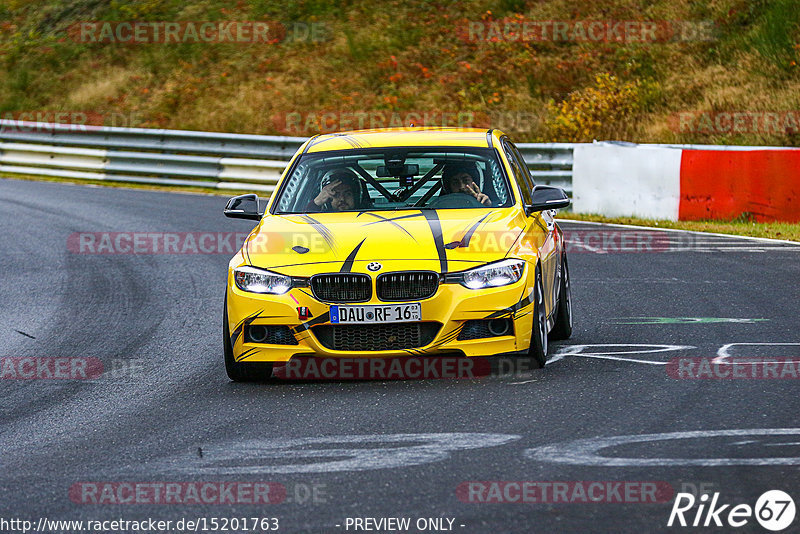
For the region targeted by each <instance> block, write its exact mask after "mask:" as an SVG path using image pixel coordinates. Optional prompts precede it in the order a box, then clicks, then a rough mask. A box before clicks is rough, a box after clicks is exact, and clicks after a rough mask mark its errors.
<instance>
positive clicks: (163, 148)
mask: <svg viewBox="0 0 800 534" xmlns="http://www.w3.org/2000/svg"><path fill="white" fill-rule="evenodd" d="M304 141H305V138H302V137H278V136H268V135H244V134H229V133H214V132H193V131H184V130H157V129H145V128H111V127H99V126H89V125H75V124H50V123H38V122H21V121H14V120H0V173H9V174H27V175H34V176H50V177H57V178H80V179H89V180H112V181H117V182H131V183H146V184H157V185H176V186H199V187H215V188H218V189H240V190H254V191H265V192H269V193H271V192H272V191H273V190H274V188H275V185H276V183H277V181H278V178H280V175H281V173H282V172H283V169H284V167H285V166H286V162H287V161H288V160H289V159H290V158H291V156H292V155H293V154H294V153H295V151H296V150H297V149H298V148H299V147H300V145H301V144H302V143H303V142H304ZM517 146H518V147H519V149H520V152H522V155H523V157H524V158H525V162H526V163H527V164H528V166H529V168H530V169H531V173H532V174H533V176H534V179H535V180H536V182H537V183H546V184H552V185H558V186H560V187H564V188H565V189H567V191H568V192H569V193H571V191H572V152H573V148H574V146H575V145H573V144H570V143H521V144H518V145H517Z"/></svg>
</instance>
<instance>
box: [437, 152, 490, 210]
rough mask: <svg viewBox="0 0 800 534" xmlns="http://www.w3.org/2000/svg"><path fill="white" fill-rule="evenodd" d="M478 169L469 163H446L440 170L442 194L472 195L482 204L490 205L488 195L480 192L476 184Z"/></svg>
mask: <svg viewBox="0 0 800 534" xmlns="http://www.w3.org/2000/svg"><path fill="white" fill-rule="evenodd" d="M478 180H479V178H478V169H477V167H476V166H475V165H471V164H469V163H466V162H465V163H448V164H447V165H445V167H444V170H443V171H442V194H444V195H447V194H450V193H464V194H465V195H469V196H471V197H474V198H475V200H477V201H478V202H480V203H481V204H483V205H484V206H491V204H492V201H491V199H490V198H489V196H488V195H486V194H484V193H482V192H481V190H480V188H479V187H478V185H477V182H478Z"/></svg>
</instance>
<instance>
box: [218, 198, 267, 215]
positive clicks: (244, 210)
mask: <svg viewBox="0 0 800 534" xmlns="http://www.w3.org/2000/svg"><path fill="white" fill-rule="evenodd" d="M222 213H224V214H225V216H226V217H230V218H231V219H249V220H251V221H260V220H261V216H262V215H264V214H263V213H259V211H258V195H256V194H255V193H250V194H248V195H239V196H238V197H233V198H231V199H230V200H228V203H227V204H225V209H224V210H223V211H222Z"/></svg>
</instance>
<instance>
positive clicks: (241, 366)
mask: <svg viewBox="0 0 800 534" xmlns="http://www.w3.org/2000/svg"><path fill="white" fill-rule="evenodd" d="M222 351H223V353H224V355H225V372H226V373H228V378H230V379H231V380H233V381H234V382H263V381H266V380H269V379H270V377H272V364H271V363H266V362H251V363H242V362H237V361H236V360H235V359H234V358H233V347H231V334H230V329H229V328H228V299H227V296H226V298H225V309H224V310H223V313H222Z"/></svg>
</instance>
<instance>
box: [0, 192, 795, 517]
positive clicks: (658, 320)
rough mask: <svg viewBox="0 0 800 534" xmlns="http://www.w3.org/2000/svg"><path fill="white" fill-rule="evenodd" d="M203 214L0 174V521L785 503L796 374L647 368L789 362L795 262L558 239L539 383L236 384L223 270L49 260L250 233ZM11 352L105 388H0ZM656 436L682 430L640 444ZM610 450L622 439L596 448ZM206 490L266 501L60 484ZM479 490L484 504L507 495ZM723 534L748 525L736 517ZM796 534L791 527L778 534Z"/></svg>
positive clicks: (134, 258) (145, 260)
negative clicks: (224, 334)
mask: <svg viewBox="0 0 800 534" xmlns="http://www.w3.org/2000/svg"><path fill="white" fill-rule="evenodd" d="M223 205H224V199H222V198H220V197H212V196H202V195H185V194H169V193H158V192H151V191H137V190H125V189H112V188H97V187H84V186H70V185H63V184H55V183H36V182H23V181H15V180H0V250H1V251H2V254H0V283H1V284H2V285H1V286H0V295H2V297H0V299H1V300H0V302H1V303H2V305H1V306H0V346H2V352H0V356H2V357H3V358H5V360H4V364H3V365H4V366H6V367H2V368H0V374H3V373H4V376H3V379H2V380H0V397H1V398H2V402H0V422H1V423H2V424H1V425H0V519H5V520H10V519H15V518H16V519H24V520H30V521H33V522H34V523H35V524H37V523H38V521H39V520H40V518H47V519H48V520H84V521H87V520H111V519H120V518H121V519H125V520H143V519H146V518H154V519H162V520H165V521H166V520H171V521H173V522H175V521H177V520H179V519H181V518H186V519H197V518H206V520H207V521H210V519H211V518H213V517H216V518H233V517H239V518H244V517H246V518H252V517H269V518H271V517H276V518H279V525H280V531H283V532H354V531H356V530H354V526H353V525H354V523H353V519H354V518H367V517H369V518H387V517H406V518H410V520H411V528H410V530H409V531H410V532H418V530H417V529H416V526H415V523H416V521H417V520H418V519H420V518H448V519H452V520H453V522H452V527H451V528H452V531H454V532H464V533H473V532H476V533H477V532H491V533H500V532H587V531H588V532H653V531H660V530H663V529H666V524H667V521H668V519H669V516H670V511H671V509H672V506H673V500H674V494H672V493H670V494H668V495H667V497H666V498H661V499H658V500H661V501H662V502H656V503H653V502H626V503H619V502H604V501H603V500H601V501H600V502H588V503H587V502H578V501H580V497H579V496H577V497H576V496H575V495H574V494H572V493H570V495H571V496H570V498H569V499H567V500H569V501H571V502H545V503H542V502H536V503H496V502H495V503H482V502H465V501H468V500H469V497H465V494H463V493H457V488H459V487H462V488H463V487H465V486H463V485H462V483H465V482H469V481H497V482H500V481H537V482H543V483H546V482H570V483H573V484H572V485H571V486H569V487H570V488H574V487H575V484H574V483H580V482H585V483H586V484H588V483H589V482H591V481H618V482H626V481H627V482H629V483H631V484H632V485H634V486H635V485H636V484H637V483H641V482H647V481H653V482H658V483H659V486H658V487H659V488H664V487H666V488H671V491H672V492H679V491H681V490H690V489H692V488H703V490H704V491H705V492H707V493H714V492H719V494H720V495H719V502H720V503H726V504H732V505H735V504H741V503H744V504H749V505H750V506H753V505H754V504H755V503H756V500H757V499H758V497H759V496H760V495H761V494H762V493H764V492H765V491H767V490H773V489H777V490H783V491H785V492H787V493H788V494H789V495H790V496H792V497H793V498H794V500H795V502H800V418H799V417H798V413H800V395H798V393H800V388H798V383H799V382H798V380H796V379H792V378H791V377H787V378H784V379H747V378H737V379H731V380H724V379H702V380H692V379H676V378H673V377H671V376H669V374H668V372H667V369H668V366H667V365H665V364H666V363H667V362H668V361H669V360H671V359H673V358H678V357H698V358H699V357H706V358H713V357H719V356H723V357H724V356H725V355H728V356H731V357H739V356H741V357H745V356H747V357H749V356H764V357H769V358H774V359H777V360H780V359H781V358H784V357H787V356H793V357H796V358H797V357H800V331H799V330H800V328H798V327H800V320H798V311H799V310H800V307H799V306H798V297H799V296H800V291H799V290H798V281H800V247H797V246H789V245H782V244H780V243H766V242H760V241H752V240H745V239H737V238H728V237H714V236H699V237H698V236H696V235H694V234H682V233H669V234H666V233H664V234H662V233H658V232H648V233H646V236H645V234H643V233H642V232H644V231H641V230H626V231H623V230H621V229H619V228H615V227H608V226H596V225H585V224H575V223H563V224H562V227H563V228H564V229H565V230H566V231H567V233H568V234H570V235H573V236H577V237H575V239H576V241H577V242H576V244H575V245H574V246H572V247H571V253H570V257H569V260H570V267H571V273H572V287H573V299H574V314H575V331H574V334H573V336H572V338H571V339H570V340H569V341H567V342H560V343H557V344H553V345H552V346H551V351H550V354H551V360H550V362H549V363H548V365H547V367H546V368H545V369H544V370H540V371H533V372H523V373H516V374H510V375H508V376H495V377H488V378H482V379H465V380H407V381H353V382H348V381H325V382H315V381H309V382H303V383H295V382H279V383H272V384H235V383H231V382H229V381H228V379H227V377H226V376H225V372H224V369H223V364H222V349H221V342H220V338H221V309H222V299H223V291H224V284H225V282H224V278H225V269H226V265H227V262H228V260H229V258H230V256H232V254H230V253H221V254H119V255H109V254H81V253H79V252H75V251H74V250H72V251H71V250H69V249H68V240H69V239H70V235H72V234H74V233H76V232H247V231H249V229H250V228H251V225H250V224H248V223H247V222H244V221H233V220H229V219H225V218H224V217H223V215H222V207H223ZM620 232H623V233H627V234H628V235H629V237H630V236H633V237H631V239H633V241H630V240H629V241H628V244H630V243H631V242H639V241H642V240H645V238H646V239H650V238H652V236H653V235H656V236H657V239H656V241H657V242H658V243H660V245H658V246H654V247H653V246H650V245H648V247H647V248H648V251H644V252H642V251H640V252H636V253H634V252H622V251H620V250H619V248H618V247H619V246H621V245H619V243H622V242H623V241H622V240H621V237H620V236H621V233H620ZM636 232H639V233H638V234H636ZM643 236H645V237H643ZM647 236H649V237H647ZM664 236H666V237H664ZM73 239H75V238H74V237H73ZM604 239H605V241H604ZM637 240H638V241H637ZM659 240H660V241H659ZM649 242H650V241H648V243H649ZM664 243H667V244H664ZM701 318H702V319H701ZM732 319H736V320H735V321H734V320H732ZM732 344H735V345H732ZM781 344H783V345H781ZM720 350H722V351H723V352H721V353H720V352H719V351H720ZM653 351H660V352H653ZM13 358H18V359H17V360H14V359H13ZM19 358H39V359H40V360H38V361H40V362H41V361H44V360H42V359H45V358H76V359H88V360H79V361H84V362H85V361H90V362H97V361H99V362H101V363H102V365H103V368H104V369H105V373H104V374H102V375H100V376H97V377H95V378H94V379H91V380H81V379H47V378H41V379H31V380H20V379H13V378H10V377H9V376H8V373H11V372H12V370H13V366H14V365H17V364H19V363H20V362H21V360H19ZM8 362H11V363H8ZM9 365H11V366H12V368H8V367H7V366H9ZM782 369H784V370H785V368H782ZM110 370H114V372H110ZM42 372H44V371H42ZM795 378H796V377H795ZM775 429H789V430H775ZM664 433H681V434H670V435H668V436H664V435H654V434H664ZM617 436H643V437H639V438H620V439H618V440H616V441H615V440H613V439H611V440H610V439H607V438H614V437H617ZM575 440H586V441H582V442H579V443H570V442H574V441H575ZM209 481H212V482H220V481H227V482H233V481H235V482H239V483H241V484H242V485H245V484H247V483H264V482H271V483H275V485H274V486H270V487H271V488H272V489H271V491H272V494H271V495H272V496H273V497H275V496H276V495H279V494H280V492H281V491H283V490H282V489H280V488H285V490H286V496H285V498H284V499H282V500H283V502H280V503H271V504H259V505H253V504H244V503H243V502H242V501H246V499H247V496H246V495H245V496H244V497H241V496H240V497H238V498H239V501H240V502H239V503H238V504H229V503H228V504H192V503H187V502H185V501H182V503H181V504H143V503H127V504H108V500H109V499H111V500H113V498H112V497H109V496H108V495H107V496H106V503H104V504H93V503H91V502H88V503H87V502H84V501H85V500H87V499H89V500H91V495H92V493H91V491H93V490H91V491H90V490H87V488H90V489H91V488H93V487H94V486H89V485H86V484H83V485H81V484H82V483H108V484H107V485H105V486H104V485H102V484H100V485H99V486H97V487H99V488H109V487H111V488H117V489H118V488H119V487H120V484H122V483H139V484H140V485H141V484H144V483H159V482H161V483H164V482H197V483H199V482H209ZM460 485H462V486H460ZM578 485H580V484H578ZM140 487H143V486H140ZM184 487H187V486H184ZM244 487H247V486H244ZM478 487H479V486H472V488H473V489H474V488H478ZM482 487H484V488H488V489H487V493H484V494H483V495H484V496H488V495H489V493H488V491H489V489H491V488H495V489H496V488H500V487H503V488H506V487H513V486H508V485H500V484H494V485H491V484H486V485H485V486H482ZM538 487H539V488H542V487H548V486H546V485H540V486H538ZM582 487H586V485H584V486H582ZM604 487H606V488H607V487H609V486H608V485H605V486H604ZM71 488H72V493H70V491H71ZM98 491H100V490H98ZM112 491H113V490H112ZM153 491H155V490H153ZM570 491H572V490H570ZM81 492H83V493H81ZM87 492H88V493H87ZM87 495H89V497H87ZM94 495H95V496H99V495H100V494H99V493H98V494H94ZM118 495H122V493H120V494H118ZM126 495H127V494H126ZM477 495H480V492H477V493H473V494H472V499H473V500H475V499H480V497H478V496H477ZM510 495H511V494H510ZM609 495H610V496H609V497H608V499H606V500H612V501H613V500H614V498H613V495H614V494H613V492H611V493H610V494H609ZM495 497H496V495H495ZM511 497H513V495H511ZM101 500H102V499H101ZM145 500H147V499H145ZM550 500H552V499H550ZM556 500H558V499H556ZM561 500H562V501H563V499H561ZM630 500H633V501H635V500H636V498H635V497H634V498H632V499H630ZM76 501H77V502H76ZM695 511H696V509H694V510H692V512H691V514H690V513H687V515H686V517H687V519H688V520H690V521H691V520H693V519H694V512H695ZM348 518H350V522H349V523H348ZM722 518H723V519H724V518H725V515H723V516H722ZM173 524H174V523H173ZM443 524H444V526H445V527H447V526H448V525H449V524H450V523H448V521H444V523H443ZM2 525H3V524H2V522H0V531H3V532H14V531H15V530H13V528H12V526H10V524H8V525H6V526H5V527H3V526H2ZM337 525H338V526H337ZM367 525H372V524H371V523H369V524H367ZM209 526H210V525H209ZM249 526H250V527H251V526H252V525H249ZM348 526H349V528H348ZM373 526H374V525H373ZM672 530H678V531H690V532H693V531H698V529H697V528H691V527H687V528H679V527H675V528H673V529H672ZM711 530H714V529H711ZM728 530H730V527H727V526H726V527H725V528H724V529H723V528H717V529H716V530H715V531H728ZM737 530H738V531H743V532H766V530H764V528H762V527H761V526H760V525H759V524H758V523H757V521H756V520H755V519H754V518H752V517H751V518H750V519H749V522H748V523H747V524H746V525H745V526H744V527H743V528H740V529H737ZM799 530H800V519H795V520H794V522H793V523H792V524H791V525H790V527H789V528H788V529H787V530H785V531H786V532H789V531H795V532H797V531H799ZM53 531H56V530H53ZM61 531H65V532H73V531H77V530H76V529H74V528H73V529H66V528H65V529H62V530H61ZM107 531H108V532H111V531H122V529H121V528H120V529H117V530H113V529H111V530H107ZM172 531H175V529H172ZM243 531H244V530H243V529H239V530H238V532H243ZM361 531H363V530H361ZM379 531H390V530H387V529H383V530H379ZM428 531H431V530H428Z"/></svg>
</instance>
